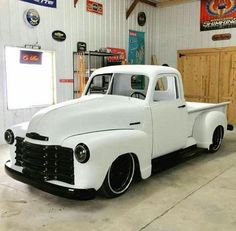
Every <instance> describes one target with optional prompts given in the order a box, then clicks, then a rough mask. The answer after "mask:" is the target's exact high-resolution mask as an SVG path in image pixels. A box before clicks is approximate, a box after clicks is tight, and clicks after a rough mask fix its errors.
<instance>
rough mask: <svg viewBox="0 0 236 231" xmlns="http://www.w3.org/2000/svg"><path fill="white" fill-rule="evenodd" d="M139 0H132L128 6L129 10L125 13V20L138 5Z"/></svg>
mask: <svg viewBox="0 0 236 231" xmlns="http://www.w3.org/2000/svg"><path fill="white" fill-rule="evenodd" d="M139 1H140V0H134V1H133V2H132V4H131V5H130V7H129V9H128V10H127V11H126V19H128V17H129V16H130V14H131V13H132V11H133V10H134V8H135V6H136V5H137V4H138V3H139Z"/></svg>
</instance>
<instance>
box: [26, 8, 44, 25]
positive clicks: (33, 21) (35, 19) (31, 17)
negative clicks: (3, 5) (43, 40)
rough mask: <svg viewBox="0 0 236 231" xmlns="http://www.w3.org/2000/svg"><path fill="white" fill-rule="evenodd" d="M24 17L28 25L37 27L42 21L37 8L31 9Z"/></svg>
mask: <svg viewBox="0 0 236 231" xmlns="http://www.w3.org/2000/svg"><path fill="white" fill-rule="evenodd" d="M24 19H25V22H26V24H27V25H28V26H30V27H35V26H38V25H39V23H40V16H39V13H38V11H37V10H34V9H29V10H26V11H25V13H24Z"/></svg>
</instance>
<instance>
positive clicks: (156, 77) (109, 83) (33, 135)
mask: <svg viewBox="0 0 236 231" xmlns="http://www.w3.org/2000/svg"><path fill="white" fill-rule="evenodd" d="M227 104H228V103H227V102H226V103H219V104H210V103H191V102H185V99H184V92H183V85H182V80H181V75H180V73H179V72H178V71H177V70H176V69H174V68H170V67H163V66H151V65H122V66H112V67H104V68H101V69H98V70H96V71H95V72H94V73H93V74H92V75H91V77H90V78H89V80H88V82H87V85H86V88H85V90H84V92H83V95H82V97H81V98H79V99H75V100H71V101H68V102H64V103H60V104H56V105H53V106H50V107H48V108H45V109H43V110H40V111H39V112H38V113H36V114H35V115H34V116H33V118H32V120H31V121H30V122H29V123H23V124H19V125H16V126H13V127H11V128H9V129H8V130H7V131H6V132H5V140H6V142H7V143H8V144H10V153H11V156H10V160H9V161H7V162H6V164H5V170H6V172H7V173H8V175H10V176H11V177H13V178H15V179H17V180H19V181H22V182H24V183H27V184H30V185H33V186H35V187H37V188H40V189H42V190H44V191H47V192H50V193H52V194H56V195H59V196H64V197H68V198H78V199H89V198H92V197H94V196H95V194H96V191H100V192H102V193H103V194H104V195H105V196H107V197H117V196H119V195H121V194H123V193H124V192H125V191H126V190H127V189H128V188H129V186H130V184H131V182H132V180H133V178H134V175H135V174H139V175H140V176H141V178H142V179H146V178H148V177H149V176H150V175H151V172H152V160H153V159H154V158H157V157H160V156H162V155H165V154H168V153H172V152H175V151H177V150H183V149H186V148H189V147H192V146H196V147H199V148H204V149H207V150H208V151H209V152H216V151H217V150H218V149H219V148H220V146H221V143H222V139H223V137H224V134H225V131H226V130H227V119H226V107H227Z"/></svg>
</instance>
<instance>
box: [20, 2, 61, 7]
mask: <svg viewBox="0 0 236 231" xmlns="http://www.w3.org/2000/svg"><path fill="white" fill-rule="evenodd" d="M20 1H23V2H29V3H32V4H36V5H40V6H46V7H51V8H56V7H57V0H20Z"/></svg>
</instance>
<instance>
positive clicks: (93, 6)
mask: <svg viewBox="0 0 236 231" xmlns="http://www.w3.org/2000/svg"><path fill="white" fill-rule="evenodd" d="M87 11H89V12H93V13H96V14H101V15H102V14H103V5H102V4H101V3H98V2H94V1H90V0H87Z"/></svg>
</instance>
